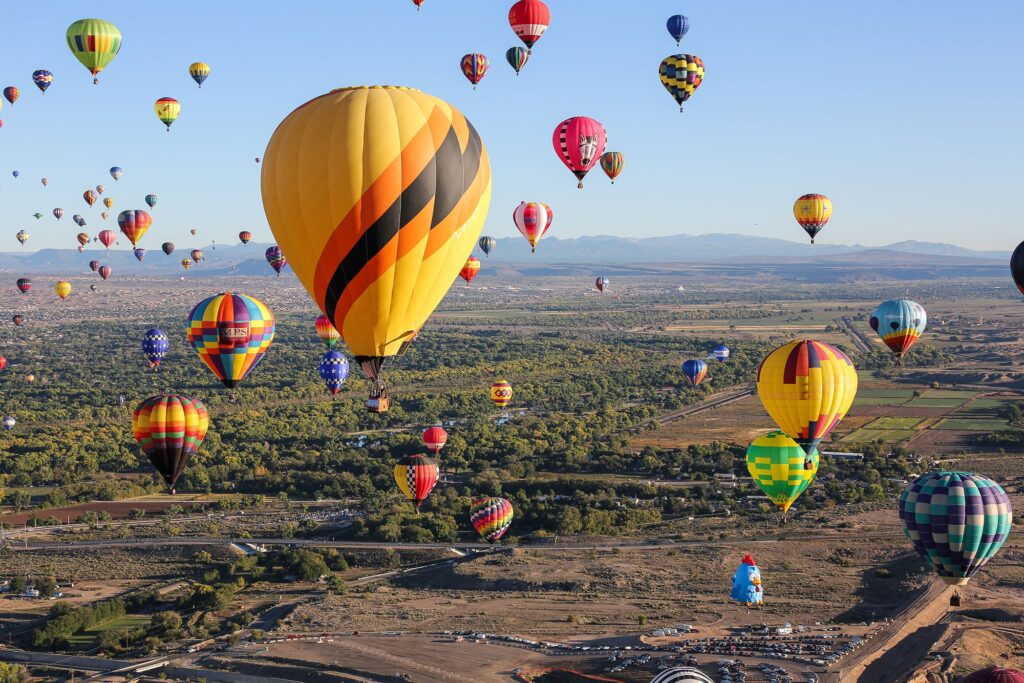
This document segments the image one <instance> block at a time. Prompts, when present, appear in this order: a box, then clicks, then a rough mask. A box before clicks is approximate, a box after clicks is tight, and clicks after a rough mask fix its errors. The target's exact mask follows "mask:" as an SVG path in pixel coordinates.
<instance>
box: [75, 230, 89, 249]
mask: <svg viewBox="0 0 1024 683" xmlns="http://www.w3.org/2000/svg"><path fill="white" fill-rule="evenodd" d="M75 239H77V240H78V245H79V246H82V247H84V246H85V245H86V244H88V243H89V235H88V234H87V233H84V232H80V233H78V234H77V235H75Z"/></svg>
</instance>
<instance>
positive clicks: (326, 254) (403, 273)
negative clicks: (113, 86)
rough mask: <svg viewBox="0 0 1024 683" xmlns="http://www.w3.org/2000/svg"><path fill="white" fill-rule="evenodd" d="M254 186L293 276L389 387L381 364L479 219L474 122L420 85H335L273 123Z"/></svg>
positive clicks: (482, 191)
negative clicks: (259, 184) (259, 181)
mask: <svg viewBox="0 0 1024 683" xmlns="http://www.w3.org/2000/svg"><path fill="white" fill-rule="evenodd" d="M262 191H263V208H264V211H265V212H266V214H267V220H268V221H269V223H270V227H271V230H273V233H274V237H275V239H276V240H277V243H278V245H279V246H280V247H281V250H282V252H283V253H284V254H285V255H287V257H288V262H289V263H290V264H291V265H292V268H293V269H294V271H295V274H296V275H297V276H298V278H299V280H300V281H301V282H302V284H303V285H305V287H306V289H307V290H308V291H309V293H310V294H311V295H312V297H313V300H314V301H316V302H317V304H318V305H319V306H320V308H321V310H322V311H323V312H324V313H325V314H326V315H327V317H328V318H329V319H330V320H331V323H332V324H333V325H334V327H335V329H337V330H338V331H339V332H340V333H341V336H342V338H343V339H344V340H345V343H346V344H347V345H348V347H349V349H350V350H351V351H352V353H353V354H354V355H355V357H356V360H357V361H358V362H359V364H360V366H361V367H362V369H363V371H364V373H365V374H366V375H367V376H368V377H369V378H370V379H371V380H374V381H376V382H377V391H385V392H386V390H385V389H384V386H383V383H382V382H381V380H380V376H379V373H380V371H381V369H382V367H383V366H384V363H385V361H386V360H387V359H388V358H389V357H391V356H395V355H399V354H400V353H401V352H402V351H403V350H404V348H405V347H407V346H408V342H409V341H411V340H412V339H413V338H414V337H415V335H416V333H417V332H418V330H419V329H420V327H421V326H422V325H423V324H424V323H425V322H426V320H427V318H428V317H429V316H430V314H431V313H432V312H433V310H434V308H435V307H436V306H437V305H438V303H440V301H441V299H442V297H444V295H445V293H446V292H447V291H448V289H449V288H450V287H451V285H452V282H453V280H454V279H455V276H456V275H458V274H459V271H460V270H461V269H462V267H463V266H464V265H465V263H466V259H467V258H468V257H469V255H470V253H471V252H472V251H473V247H474V246H475V245H476V242H477V239H478V238H479V237H480V232H481V230H482V228H483V225H484V220H485V219H486V217H487V209H488V205H489V204H490V198H491V169H490V163H489V161H488V158H487V151H486V149H485V148H484V144H483V141H482V140H481V139H480V136H479V134H478V133H477V131H476V129H475V128H473V126H472V124H470V122H469V121H468V120H467V119H466V117H465V116H463V115H462V113H461V112H459V111H458V110H457V109H455V108H454V107H453V106H451V105H450V104H448V103H446V102H444V101H442V100H440V99H438V98H436V97H433V96H431V95H428V94H426V93H423V92H420V91H418V90H413V89H410V88H401V87H392V86H359V87H352V88H342V89H340V90H334V91H332V92H329V93H327V94H325V95H321V96H320V97H317V98H315V99H313V100H310V101H309V102H307V103H305V104H304V105H302V106H300V107H299V108H298V109H296V110H295V111H293V112H292V113H291V114H289V115H288V116H287V117H286V118H285V119H284V121H282V122H281V124H280V125H279V126H278V128H277V130H276V131H275V132H274V135H273V136H272V137H271V139H270V143H269V145H268V146H267V150H266V153H265V154H264V155H263V170H262ZM371 398H372V396H371Z"/></svg>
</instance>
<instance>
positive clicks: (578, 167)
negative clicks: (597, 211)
mask: <svg viewBox="0 0 1024 683" xmlns="http://www.w3.org/2000/svg"><path fill="white" fill-rule="evenodd" d="M551 144H552V146H553V147H554V148H555V154H557V155H558V158H559V159H561V160H562V163H563V164H565V166H566V168H568V169H569V170H570V171H572V173H573V175H575V176H576V178H577V179H579V181H580V182H579V185H577V187H580V188H582V187H583V178H584V177H585V176H586V175H587V173H588V172H589V171H590V169H592V168H593V167H594V165H595V164H596V163H597V162H598V160H599V159H600V158H601V155H602V154H604V147H605V145H606V144H608V134H607V133H606V132H605V130H604V126H602V125H601V124H600V123H599V122H598V121H596V120H594V119H592V118H590V117H589V116H573V117H572V118H568V119H566V120H565V121H562V122H561V123H559V124H558V125H557V126H556V127H555V132H554V133H552V135H551Z"/></svg>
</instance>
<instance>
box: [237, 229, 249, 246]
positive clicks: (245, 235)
mask: <svg viewBox="0 0 1024 683" xmlns="http://www.w3.org/2000/svg"><path fill="white" fill-rule="evenodd" d="M250 240H252V233H251V232H249V231H248V230H243V231H242V232H240V233H238V241H239V242H241V243H242V244H249V241H250Z"/></svg>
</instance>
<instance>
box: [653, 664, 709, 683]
mask: <svg viewBox="0 0 1024 683" xmlns="http://www.w3.org/2000/svg"><path fill="white" fill-rule="evenodd" d="M651 683H714V681H712V680H711V679H710V678H708V677H707V675H706V674H704V672H702V671H701V670H700V669H695V668H693V667H692V666H674V667H672V668H671V669H665V670H664V671H662V672H660V673H659V674H658V675H657V676H655V677H654V678H652V679H651Z"/></svg>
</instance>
